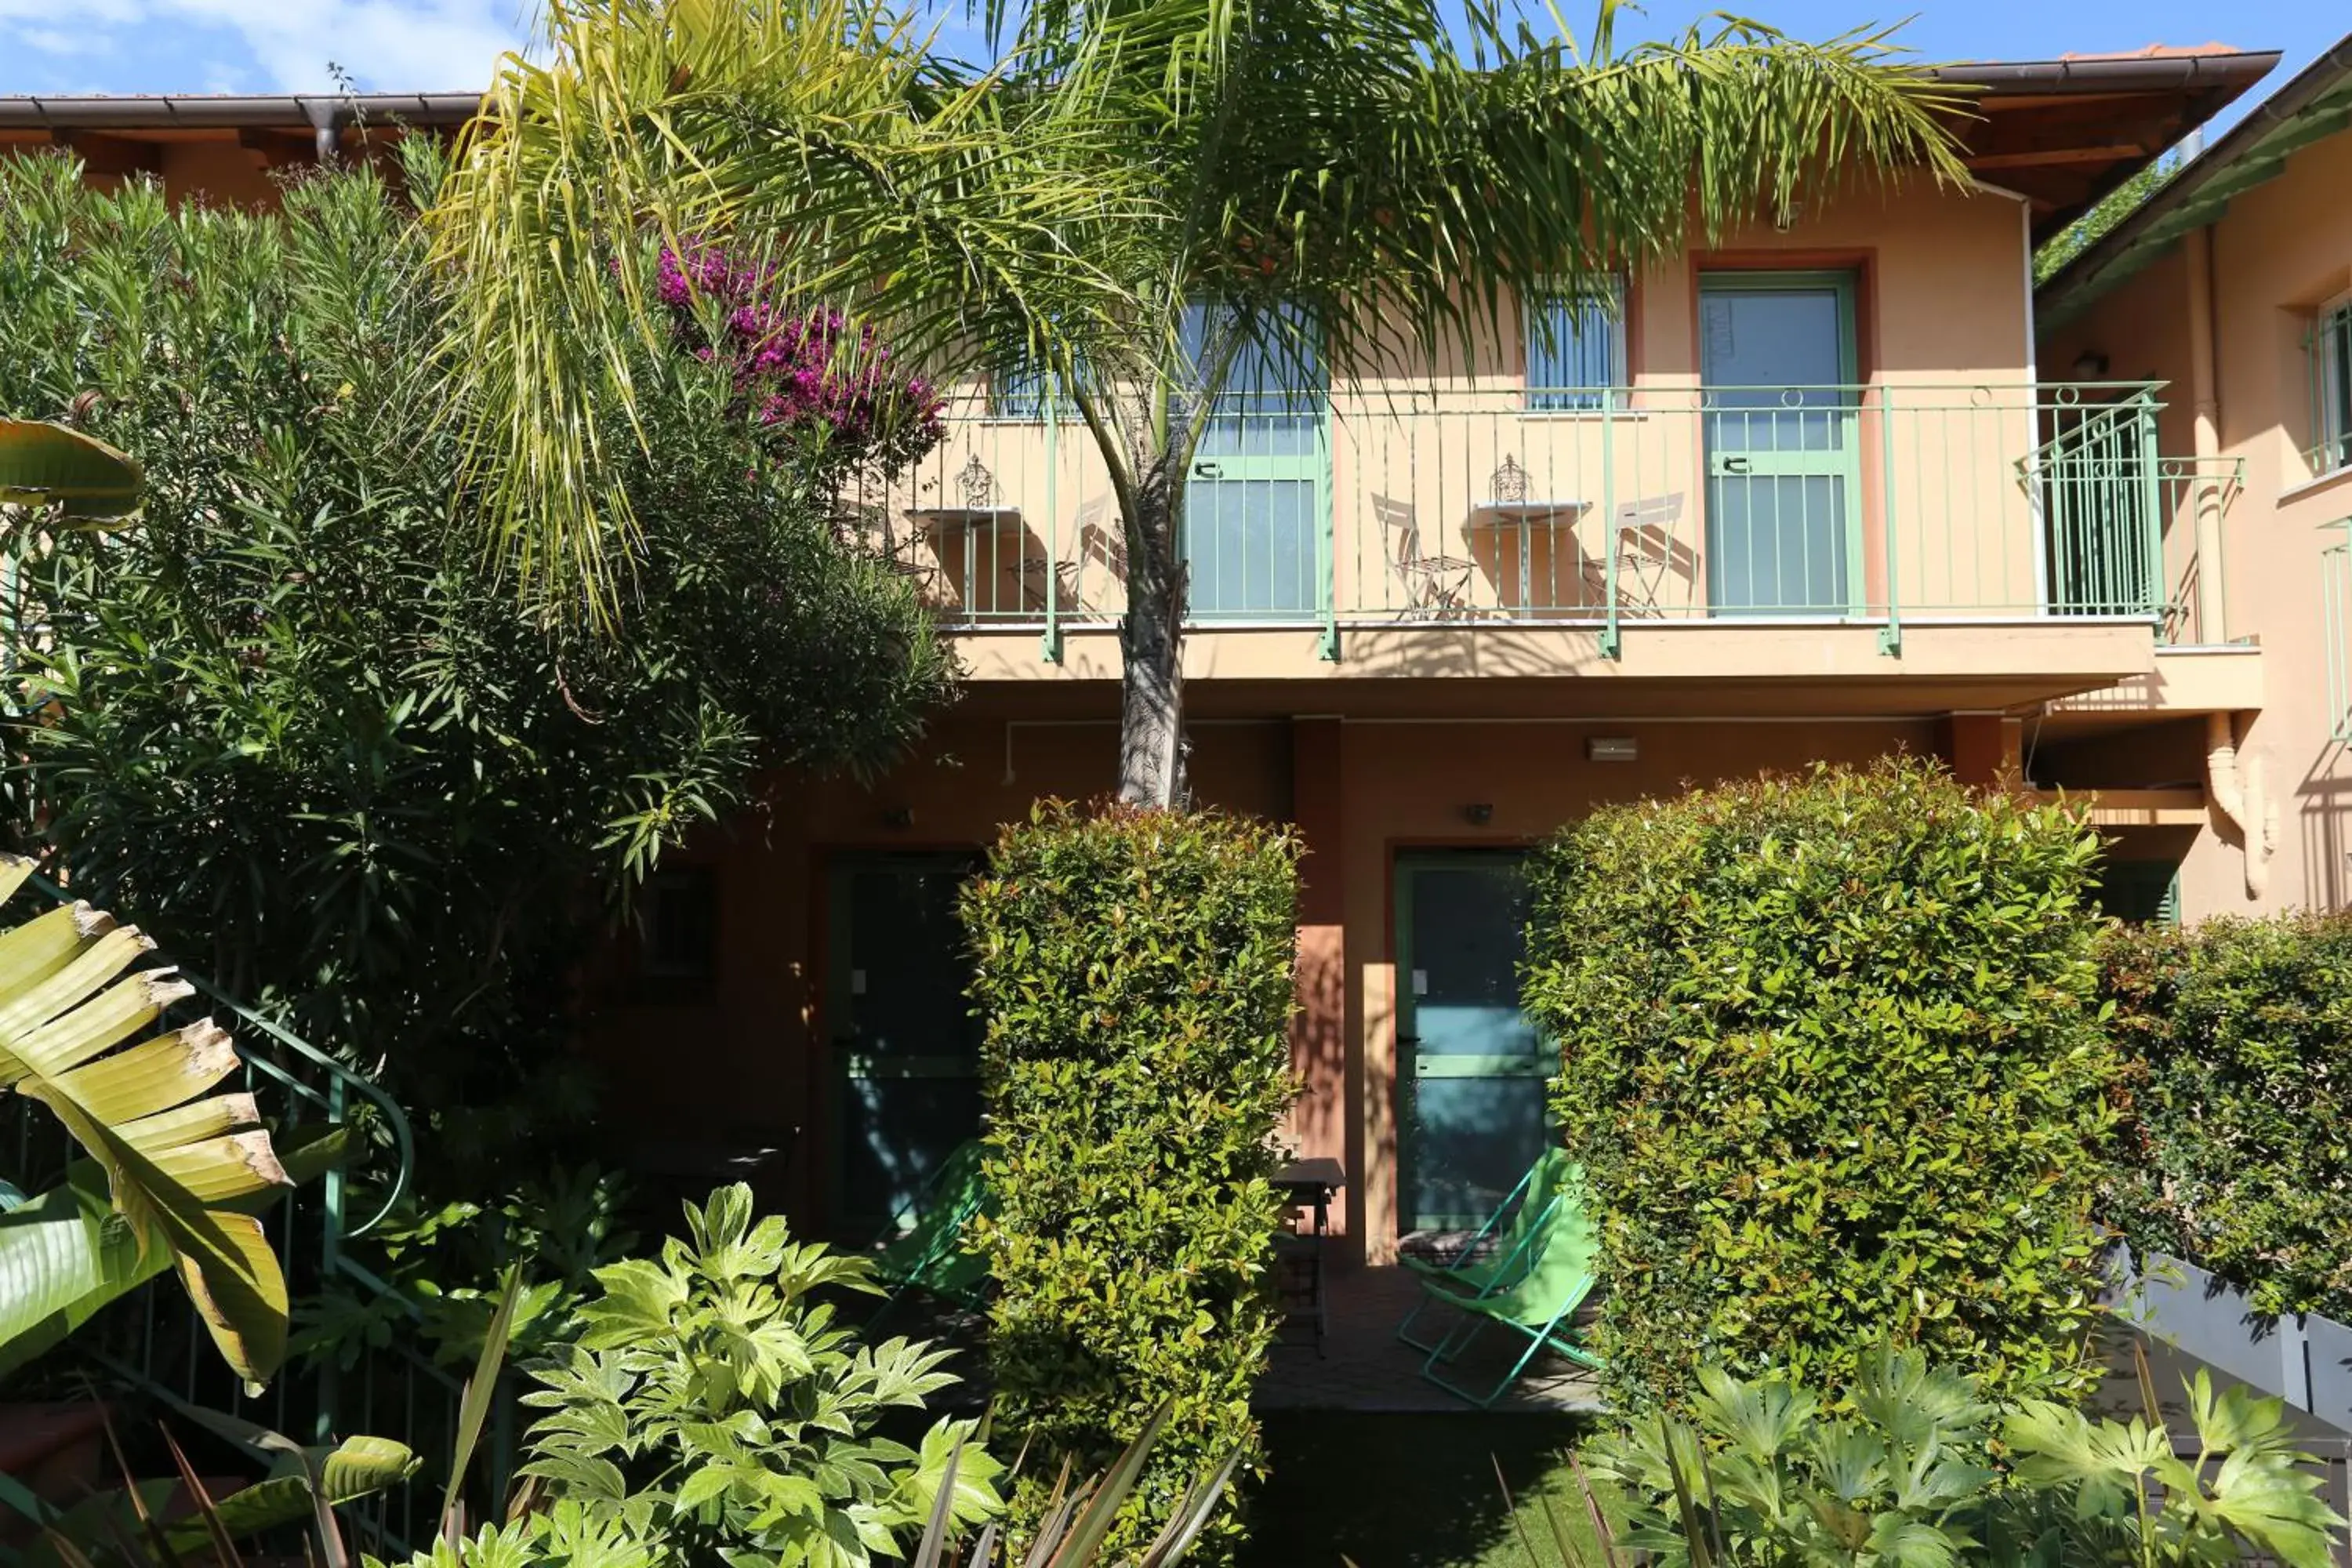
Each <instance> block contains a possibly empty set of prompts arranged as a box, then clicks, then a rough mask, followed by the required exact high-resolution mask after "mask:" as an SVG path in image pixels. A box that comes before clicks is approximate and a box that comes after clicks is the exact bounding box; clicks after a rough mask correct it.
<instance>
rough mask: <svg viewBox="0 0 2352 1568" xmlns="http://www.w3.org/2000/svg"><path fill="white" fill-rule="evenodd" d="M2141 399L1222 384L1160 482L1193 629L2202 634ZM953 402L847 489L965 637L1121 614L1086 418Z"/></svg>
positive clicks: (2196, 476)
mask: <svg viewBox="0 0 2352 1568" xmlns="http://www.w3.org/2000/svg"><path fill="white" fill-rule="evenodd" d="M2159 406H2160V405H2159V404H2158V400H2157V397H2156V394H2155V389H2154V388H2153V387H2152V386H2148V385H2144V384H2088V385H2081V386H2052V385H2028V384H2018V385H2005V386H2004V385H1986V384H1978V385H1958V386H1941V385H1920V384H1892V385H1890V384H1872V385H1845V386H1807V387H1794V386H1787V387H1691V386H1683V387H1652V386H1639V387H1630V388H1627V387H1618V388H1585V389H1577V388H1560V389H1537V390H1534V391H1530V390H1529V389H1528V388H1525V387H1521V386H1516V385H1507V386H1486V385H1475V384H1465V385H1463V386H1460V387H1454V388H1444V389H1431V388H1428V387H1426V386H1425V385H1404V384H1379V383H1366V382H1361V381H1358V382H1352V383H1350V382H1345V381H1343V382H1341V383H1340V384H1339V385H1338V387H1337V388H1336V390H1335V391H1334V392H1333V393H1331V394H1330V395H1328V397H1324V396H1318V397H1317V398H1315V399H1313V400H1311V401H1308V400H1302V399H1301V398H1300V397H1298V396H1297V395H1289V396H1275V397H1266V398H1253V397H1245V396H1244V397H1226V398H1224V399H1222V400H1221V401H1220V403H1219V405H1218V407H1219V409H1220V412H1219V413H1218V414H1217V415H1216V416H1213V417H1212V418H1211V419H1210V420H1209V421H1208V422H1207V424H1206V426H1205V428H1204V431H1203V434H1202V441H1201V446H1200V448H1199V449H1198V451H1196V453H1195V454H1194V457H1193V460H1192V463H1191V464H1190V465H1189V467H1188V468H1187V471H1186V474H1185V477H1184V497H1183V501H1182V506H1183V511H1182V522H1181V531H1182V540H1181V548H1182V552H1183V555H1184V558H1185V561H1186V563H1187V565H1188V567H1189V570H1190V578H1189V581H1190V603H1189V615H1190V617H1191V619H1192V621H1193V622H1194V624H1196V625H1198V626H1319V627H1321V628H1322V629H1323V631H1324V634H1325V635H1324V644H1325V649H1326V653H1327V655H1332V656H1336V654H1337V652H1338V647H1339V636H1340V634H1341V633H1342V632H1344V631H1346V630H1348V629H1349V628H1351V627H1374V626H1397V625H1404V624H1418V623H1452V624H1462V625H1470V626H1487V625H1515V624H1516V625H1538V626H1590V627H1593V628H1596V629H1597V630H1598V631H1599V633H1600V635H1601V643H1602V646H1603V647H1605V648H1607V649H1609V650H1610V651H1612V652H1613V651H1614V650H1615V649H1616V647H1617V646H1618V644H1619V642H1620V639H1621V637H1622V630H1623V627H1624V626H1625V625H1626V624H1627V623H1629V622H1665V621H1701V622H1705V621H1713V622H1738V623H1741V624H1748V625H1753V624H1758V623H1764V622H1776V621H1778V622H1792V621H1793V622H1849V623H1851V622H1859V623H1865V624H1870V625H1874V626H1877V627H1878V628H1879V629H1880V633H1881V640H1882V642H1883V643H1884V644H1885V647H1887V648H1888V649H1889V650H1890V651H1892V650H1895V649H1896V648H1898V647H1900V644H1901V638H1902V632H1903V628H1904V626H1906V625H1912V624H1917V623H1920V622H1929V621H1993V622H1999V621H2011V620H2026V621H2041V620H2053V619H2059V618H2074V619H2083V618H2105V619H2122V620H2131V621H2145V622H2147V624H2148V625H2149V626H2151V627H2153V628H2155V630H2156V632H2157V635H2158V636H2161V637H2166V638H2168V640H2182V641H2219V640H2221V628H2220V627H2218V626H2202V625H2201V624H2200V619H2199V614H2198V605H2200V603H2201V602H2202V601H2200V599H2199V597H2198V595H2197V591H2196V590H2197V584H2198V581H2199V578H2200V575H2201V574H2202V573H2203V572H2204V571H2206V570H2209V569H2210V570H2211V571H2213V572H2215V573H2217V574H2218V572H2219V570H2220V565H2219V563H2218V562H2215V563H2201V562H2200V561H2198V560H2197V559H2196V558H2195V557H2196V540H2197V538H2198V537H2199V532H2200V531H2199V529H2198V528H2197V526H2196V522H2195V516H2194V514H2195V512H2196V510H2197V509H2199V508H2200V507H2226V506H2227V505H2228V504H2229V501H2230V500H2231V498H2232V497H2233V496H2234V493H2235V491H2234V479H2233V476H2234V469H2233V468H2232V469H2231V470H2230V471H2229V472H2226V473H2225V472H2223V471H2221V469H2220V468H2218V467H2216V468H2213V469H2212V470H2211V471H2210V472H2209V471H2207V470H2206V469H2204V468H2200V467H2199V466H2198V465H2196V464H2193V463H2182V462H2177V461H2168V460H2165V459H2162V458H2159V457H2158V452H2157V436H2156V416H2157V413H2158V408H2159ZM1037 412H1038V414H1039V416H1038V417H1035V418H1027V419H1007V418H992V417H988V416H987V412H986V409H985V406H984V404H983V403H982V400H980V399H979V398H977V397H972V398H967V399H963V400H960V401H958V402H957V403H955V404H954V405H951V407H950V410H949V414H948V434H947V437H946V439H945V440H944V441H942V442H941V444H940V447H938V449H937V450H935V451H934V452H933V453H931V454H930V455H929V457H927V458H925V459H924V460H923V461H922V462H921V463H919V464H917V465H915V467H914V468H913V470H912V471H910V472H908V473H907V474H904V475H902V476H900V477H899V478H898V479H897V480H896V481H895V482H893V483H891V484H889V485H878V484H877V485H874V486H871V487H868V488H867V489H863V490H861V491H859V492H858V493H856V494H855V495H854V496H852V497H851V498H849V499H850V502H851V506H850V512H851V515H852V517H853V519H854V522H855V526H856V528H858V529H859V530H860V531H862V532H863V533H864V535H865V537H866V540H867V541H868V542H870V543H871V544H872V545H873V546H874V548H876V549H877V550H878V551H881V552H884V553H886V554H887V557H888V559H889V560H890V561H891V562H892V563H894V565H896V566H897V567H898V569H899V570H901V571H903V572H905V573H906V574H908V576H909V577H911V578H913V579H915V580H916V581H917V582H918V583H919V585H920V588H921V591H922V592H923V593H924V594H925V595H926V596H927V597H928V598H929V601H930V602H931V603H932V605H934V606H935V608H936V609H937V610H938V612H939V614H940V617H941V619H942V621H943V622H944V623H945V624H946V625H948V626H950V627H953V628H956V629H959V630H967V631H981V630H987V629H991V628H997V629H1003V628H1021V629H1032V630H1036V631H1038V632H1040V633H1042V635H1043V637H1044V639H1045V652H1046V657H1048V658H1055V657H1058V651H1059V646H1060V634H1061V633H1062V631H1063V630H1065V629H1066V628H1069V627H1074V626H1101V625H1108V624H1110V623H1113V622H1115V621H1116V620H1117V619H1118V616H1120V614H1122V613H1123V611H1124V609H1125V561H1126V551H1125V545H1124V536H1123V532H1122V530H1121V526H1120V522H1119V518H1118V511H1117V509H1116V506H1115V504H1114V502H1113V500H1112V498H1111V490H1110V485H1109V479H1108V470H1107V469H1106V468H1104V466H1103V464H1102V461H1101V458H1099V456H1098V455H1097V452H1096V449H1095V447H1094V444H1093V441H1092V439H1091V437H1090V435H1089V433H1088V432H1087V429H1086V427H1085V426H1081V425H1078V424H1076V423H1074V422H1071V421H1069V420H1067V419H1064V420H1058V421H1057V420H1055V419H1054V418H1051V417H1049V416H1046V414H1047V411H1045V410H1043V409H1040V410H1038V411H1037Z"/></svg>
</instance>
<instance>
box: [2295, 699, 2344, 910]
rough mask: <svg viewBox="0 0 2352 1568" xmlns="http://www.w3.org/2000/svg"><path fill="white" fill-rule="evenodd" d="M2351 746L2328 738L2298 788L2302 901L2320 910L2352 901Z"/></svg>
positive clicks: (2296, 799)
mask: <svg viewBox="0 0 2352 1568" xmlns="http://www.w3.org/2000/svg"><path fill="white" fill-rule="evenodd" d="M2347 815H2352V749H2347V748H2346V747H2345V746H2343V745H2342V744H2340V743H2338V742H2332V741H2331V742H2328V744H2327V746H2326V749H2325V750H2323V751H2322V752H2320V753H2319V757H2318V760H2317V761H2316V762H2315V763H2313V764H2312V767H2311V771H2310V772H2309V773H2305V775H2304V777H2303V782H2302V784H2300V785H2298V786H2297V787H2296V790H2295V817H2296V820H2297V826H2298V832H2299V835H2300V837H2302V840H2303V902H2304V903H2305V905H2306V906H2307V907H2309V908H2311V909H2315V910H2342V909H2344V908H2346V907H2347V904H2352V860H2347V858H2346V857H2347V854H2352V835H2347V831H2346V826H2347V825H2346V817H2347Z"/></svg>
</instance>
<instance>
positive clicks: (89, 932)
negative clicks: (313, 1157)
mask: <svg viewBox="0 0 2352 1568" xmlns="http://www.w3.org/2000/svg"><path fill="white" fill-rule="evenodd" d="M31 870H32V867H31V864H30V862H28V861H26V860H24V859H22V858H18V857H16V856H6V857H0V900H5V898H6V897H7V895H9V894H10V893H13V892H15V891H16V889H17V888H19V887H20V886H22V885H23V882H24V880H25V878H26V876H27V875H29V874H30V872H31ZM153 945H154V944H153V943H152V942H149V941H148V940H147V939H146V938H145V937H144V936H142V935H141V934H140V933H139V931H138V930H137V929H136V928H135V927H131V926H118V925H116V924H115V922H114V920H113V918H112V917H111V916H110V915H107V914H105V913H104V912H102V911H100V910H93V909H91V908H90V907H89V905H87V904H80V903H77V904H73V905H69V906H65V907H61V908H58V909H55V910H49V911H48V912H47V913H45V914H42V915H39V916H37V917H36V918H35V919H33V920H30V921H26V922H25V923H24V924H23V925H20V926H16V927H15V928H13V929H10V930H7V931H0V1089H16V1091H17V1092H19V1093H21V1094H24V1095H26V1096H27V1097H29V1098H31V1099H34V1100H39V1101H40V1102H41V1103H42V1104H44V1105H46V1106H47V1107H48V1108H49V1110H51V1111H53V1112H54V1113H55V1114H56V1115H57V1117H58V1120H59V1121H63V1122H64V1123H65V1125H66V1130H67V1131H68V1132H70V1133H71V1134H72V1135H73V1138H74V1141H75V1142H78V1143H79V1144H80V1145H81V1146H82V1149H83V1151H84V1152H87V1153H88V1154H89V1156H90V1158H91V1159H93V1160H95V1161H97V1162H98V1163H99V1165H100V1167H101V1168H102V1169H103V1170H104V1171H105V1173H106V1178H107V1186H108V1191H109V1195H110V1198H111V1199H112V1202H113V1205H114V1209H115V1212H116V1213H117V1214H119V1215H121V1216H122V1219H123V1220H124V1221H125V1222H127V1224H128V1226H129V1229H130V1233H131V1237H132V1238H133V1240H134V1241H135V1243H136V1244H137V1246H138V1247H139V1248H140V1255H141V1257H142V1258H148V1257H152V1256H154V1255H156V1253H157V1252H158V1251H159V1250H160V1249H161V1248H166V1247H167V1248H168V1249H169V1251H170V1253H171V1255H172V1256H173V1258H176V1259H177V1261H178V1264H179V1268H180V1277H181V1279H182V1280H183V1282H184V1284H185V1285H186V1286H187V1289H188V1294H189V1297H190V1299H191V1300H194V1303H195V1305H196V1310H197V1311H198V1312H199V1313H201V1314H202V1315H203V1317H204V1319H205V1326H206V1328H207V1329H209V1330H210V1331H211V1333H212V1336H213V1342H214V1343H215V1345H217V1346H218V1347H219V1349H220V1352H221V1354H222V1356H223V1357H224V1358H226V1360H227V1362H228V1363H229V1365H230V1366H231V1367H232V1368H233V1369H235V1370H236V1373H237V1374H238V1375H239V1376H241V1377H243V1378H244V1379H246V1381H247V1382H248V1383H260V1382H262V1381H264V1380H266V1379H267V1378H268V1376H269V1374H270V1373H273V1372H275V1371H276V1370H277V1369H278V1363H279V1362H281V1361H282V1360H284V1359H285V1354H286V1280H285V1278H284V1276H283V1275H281V1274H280V1273H279V1272H278V1259H277V1258H276V1257H274V1256H273V1255H272V1253H271V1252H270V1249H269V1243H268V1238H267V1237H264V1236H263V1234H262V1229H261V1222H260V1221H259V1220H258V1219H257V1218H255V1217H254V1216H253V1215H250V1214H241V1213H237V1212H236V1210H235V1208H234V1207H233V1206H232V1205H235V1203H236V1200H238V1199H240V1198H247V1197H250V1196H252V1195H254V1194H259V1193H265V1192H268V1191H269V1190H271V1189H274V1188H278V1187H282V1186H284V1185H285V1184H286V1182H287V1176H286V1172H285V1170H284V1169H283V1168H282V1167H281V1166H280V1165H279V1163H278V1156H277V1154H276V1152H274V1151H273V1150H272V1149H271V1147H270V1143H269V1135H268V1132H266V1131H263V1130H262V1129H261V1128H260V1126H259V1125H258V1118H257V1112H256V1110H255V1107H254V1102H253V1097H252V1096H251V1095H248V1094H211V1093H209V1092H208V1091H209V1090H211V1089H213V1088H215V1086H216V1085H218V1084H219V1083H220V1082H221V1080H222V1079H226V1078H227V1077H228V1076H229V1075H230V1074H231V1073H232V1072H234V1071H235V1070H236V1066H237V1057H236V1049H235V1048H234V1047H232V1046H231V1045H230V1043H229V1037H228V1036H227V1035H226V1033H224V1032H223V1031H222V1030H221V1029H219V1028H218V1027H217V1026H215V1025H214V1024H213V1023H212V1022H211V1020H209V1019H206V1020H204V1021H202V1022H199V1023H195V1024H191V1025H189V1026H186V1027H184V1028H179V1029H173V1030H168V1031H166V1032H164V1033H163V1034H159V1035H156V1036H153V1037H151V1038H147V1039H144V1040H142V1041H140V1042H139V1043H137V1044H135V1045H130V1046H129V1047H127V1048H124V1049H117V1048H116V1047H121V1046H124V1044H125V1042H127V1041H130V1040H131V1039H132V1038H133V1037H136V1036H138V1035H140V1034H142V1033H143V1032H144V1031H145V1030H146V1029H147V1027H148V1026H150V1025H152V1024H153V1023H154V1022H155V1021H156V1019H157V1018H158V1017H160V1016H162V1014H163V1009H164V1008H165V1007H167V1006H169V1005H172V1004H173V1003H174V1002H177V1001H179V1000H181V999H182V998H183V997H185V996H188V995H192V994H194V991H193V988H192V987H190V986H189V985H188V984H187V983H186V982H184V981H183V980H181V979H180V978H179V977H178V976H177V975H176V974H174V973H173V972H172V971H170V970H167V969H166V970H150V969H136V968H133V967H132V965H133V964H135V963H138V962H139V960H141V959H142V957H144V956H145V955H146V954H147V953H148V952H151V951H152V948H153Z"/></svg>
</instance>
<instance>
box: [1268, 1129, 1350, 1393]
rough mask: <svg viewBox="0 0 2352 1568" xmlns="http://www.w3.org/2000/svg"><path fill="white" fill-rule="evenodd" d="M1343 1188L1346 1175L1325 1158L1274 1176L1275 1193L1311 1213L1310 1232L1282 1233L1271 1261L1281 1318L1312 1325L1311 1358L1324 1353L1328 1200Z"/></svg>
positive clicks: (1300, 1163) (1286, 1168)
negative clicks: (1277, 1278)
mask: <svg viewBox="0 0 2352 1568" xmlns="http://www.w3.org/2000/svg"><path fill="white" fill-rule="evenodd" d="M1347 1184H1348V1173H1347V1171H1346V1170H1345V1169H1344V1168H1342V1167H1341V1165H1340V1163H1339V1161H1337V1160H1334V1159H1330V1158H1328V1156H1325V1157H1318V1158H1316V1159H1312V1160H1294V1161H1292V1162H1291V1163H1289V1164H1287V1165H1285V1166H1284V1167H1282V1169H1280V1170H1279V1171H1276V1173H1274V1177H1273V1185H1274V1190H1275V1191H1276V1192H1277V1193H1280V1194H1282V1195H1283V1197H1284V1199H1285V1200H1286V1203H1287V1204H1288V1205H1289V1206H1290V1207H1292V1208H1294V1209H1309V1210H1312V1211H1313V1213H1314V1228H1313V1229H1311V1230H1309V1231H1307V1232H1305V1233H1303V1234H1301V1233H1298V1232H1295V1231H1286V1232H1284V1233H1282V1234H1281V1235H1279V1236H1276V1237H1275V1246H1274V1250H1275V1258H1276V1266H1277V1267H1278V1268H1279V1269H1280V1270H1281V1273H1280V1285H1281V1289H1282V1298H1283V1317H1284V1319H1285V1321H1291V1320H1295V1319H1301V1318H1303V1319H1305V1320H1307V1321H1309V1322H1311V1323H1313V1324H1314V1325H1315V1353H1316V1354H1317V1355H1318V1356H1319V1355H1321V1354H1322V1353H1323V1335H1324V1331H1325V1330H1326V1329H1327V1328H1328V1326H1329V1325H1328V1316H1327V1313H1326V1310H1325V1303H1324V1296H1323V1244H1324V1242H1325V1240H1326V1239H1327V1238H1328V1237H1329V1236H1330V1234H1331V1200H1332V1199H1333V1198H1335V1197H1337V1196H1338V1195H1339V1193H1340V1192H1341V1191H1342V1190H1343V1189H1345V1188H1346V1186H1347Z"/></svg>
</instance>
